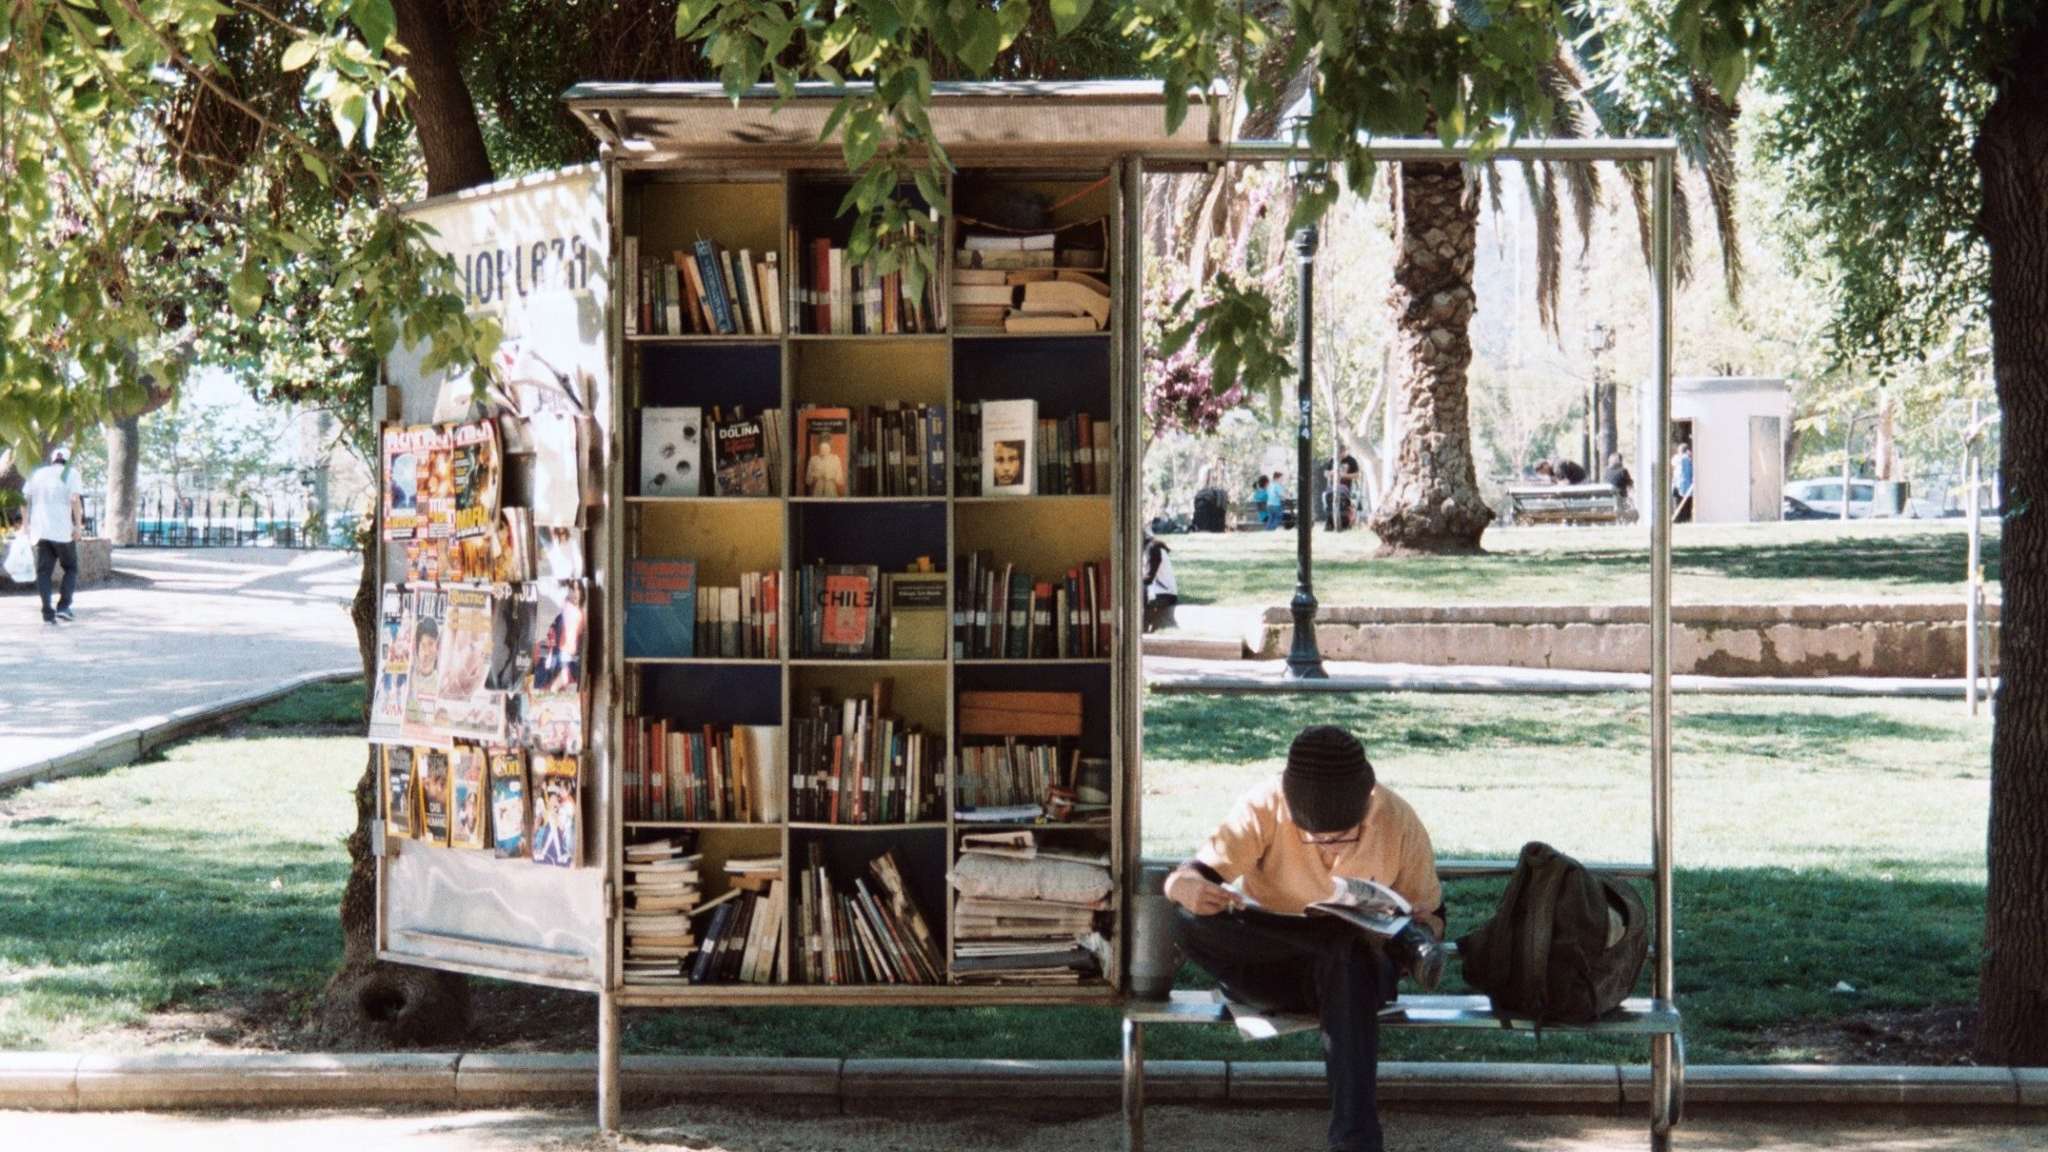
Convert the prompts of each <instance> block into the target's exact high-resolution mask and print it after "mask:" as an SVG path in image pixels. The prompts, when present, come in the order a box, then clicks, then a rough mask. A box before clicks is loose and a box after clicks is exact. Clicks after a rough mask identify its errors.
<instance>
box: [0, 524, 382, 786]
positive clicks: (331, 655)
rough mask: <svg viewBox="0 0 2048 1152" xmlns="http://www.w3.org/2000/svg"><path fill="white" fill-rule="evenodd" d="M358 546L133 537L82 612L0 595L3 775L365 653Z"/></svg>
mask: <svg viewBox="0 0 2048 1152" xmlns="http://www.w3.org/2000/svg"><path fill="white" fill-rule="evenodd" d="M361 564H362V558H361V557H360V556H357V555H355V554H353V553H346V552H300V551H293V550H287V549H269V548H207V549H192V550H173V549H156V548H124V549H121V550H119V551H117V552H116V553H115V554H114V573H115V574H114V579H113V580H112V581H111V582H110V583H107V584H103V585H98V586H95V587H90V588H81V589H79V591H78V597H77V600H76V602H75V607H76V608H77V610H78V619H77V621H75V622H73V623H70V624H57V625H46V624H44V623H43V622H42V619H41V615H40V613H39V612H38V610H37V603H36V598H35V594H34V592H33V591H30V592H29V593H28V594H26V595H22V594H13V595H8V596H0V683H5V684H6V685H7V692H6V697H5V698H6V700H7V705H8V706H7V707H6V708H0V776H4V775H5V774H6V773H7V772H8V771H9V770H10V769H18V768H21V767H23V766H25V765H28V764H34V763H37V762H40V761H43V760H47V759H49V758H51V757H53V756H59V755H63V754H65V753H67V752H70V751H72V750H74V749H81V748H88V747H91V746H92V745H93V744H95V743H96V742H97V741H98V740H99V739H100V738H101V737H102V735H103V734H106V733H109V732H110V731H111V730H115V729H120V728H124V727H127V726H129V725H132V724H134V723H135V722H136V721H138V720H141V719H144V718H147V717H154V716H168V715H169V714H171V713H173V712H176V711H178V710H180V709H184V708H190V707H193V706H200V705H208V704H213V703H217V702H220V701H222V700H226V699H229V698H233V697H236V696H242V695H245V694H247V693H250V692H253V691H258V690H261V689H266V688H270V687H273V686H275V685H278V684H280V683H283V682H284V681H287V680H290V679H292V678H294V677H298V676H303V675H307V674H311V673H316V672H323V671H330V670H334V669H338V668H346V667H349V666H352V665H359V658H358V656H357V654H356V642H355V628H354V626H353V625H351V624H350V623H349V619H348V603H349V599H350V597H352V596H353V595H354V594H355V587H356V578H357V575H358V574H359V573H360V572H361V567H360V566H361Z"/></svg>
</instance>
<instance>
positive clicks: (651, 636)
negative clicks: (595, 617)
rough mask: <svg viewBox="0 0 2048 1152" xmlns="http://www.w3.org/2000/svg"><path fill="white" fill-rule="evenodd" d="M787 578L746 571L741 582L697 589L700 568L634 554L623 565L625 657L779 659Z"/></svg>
mask: <svg viewBox="0 0 2048 1152" xmlns="http://www.w3.org/2000/svg"><path fill="white" fill-rule="evenodd" d="M781 652H782V573H780V572H774V571H770V572H743V573H741V574H740V582H739V584H738V585H735V586H731V587H713V586H709V585H707V586H704V587H699V586H698V585H697V564H696V561H694V560H689V559H684V558H680V557H665V556H635V557H633V558H632V559H631V560H629V561H628V562H627V567H626V655H627V656H628V657H629V658H633V659H655V660H663V659H665V660H682V659H693V658H699V657H716V658H721V659H776V658H778V657H779V656H780V654H781Z"/></svg>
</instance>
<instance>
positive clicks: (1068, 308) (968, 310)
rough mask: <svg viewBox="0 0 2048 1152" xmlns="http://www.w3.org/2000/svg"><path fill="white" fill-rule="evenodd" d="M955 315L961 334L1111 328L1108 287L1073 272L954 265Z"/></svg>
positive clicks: (1048, 268) (1088, 275) (1044, 268)
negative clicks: (1109, 326) (1109, 325)
mask: <svg viewBox="0 0 2048 1152" xmlns="http://www.w3.org/2000/svg"><path fill="white" fill-rule="evenodd" d="M970 239H974V238H970ZM1047 239H1050V237H1047ZM1023 255H1026V256H1029V255H1034V253H1028V252H1027V253H1024V254H1023ZM953 317H954V327H955V328H956V329H957V330H958V331H961V332H974V331H994V332H1100V331H1102V330H1103V328H1105V327H1107V326H1108V324H1109V285H1108V284H1106V283H1104V282H1103V281H1102V280H1101V279H1100V278H1098V277H1096V276H1094V275H1092V274H1090V273H1087V272H1077V271H1075V270H1073V269H1070V268H1060V269H1054V268H1050V267H1036V268H1020V269H1005V268H1002V267H988V266H984V267H979V268H976V267H968V266H966V265H956V266H955V267H954V269H953Z"/></svg>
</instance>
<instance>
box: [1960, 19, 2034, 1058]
mask: <svg viewBox="0 0 2048 1152" xmlns="http://www.w3.org/2000/svg"><path fill="white" fill-rule="evenodd" d="M2010 59H2011V60H2012V61H2014V63H2013V64H2012V65H2010V67H2011V68H2012V69H2013V71H2012V72H2011V73H2010V74H2008V75H2006V76H2004V77H2002V78H2001V80H2000V82H1999V84H1998V88H1997V94H1996V95H1995V97H1994V98H1993V100H1992V103H1991V108H1990V111H1989V112H1988V113H1986V115H1985V117H1984V126H1983V128H1982V129H1981V130H1980V131H1979V133H1978V136H1977V146H1976V158H1977V168H1978V172H1979V174H1980V177H1981V179H1982V181H1983V186H1984V206H1983V210H1982V215H1981V216H1980V217H1979V226H1980V228H1981V229H1982V231H1983V234H1984V239H1985V242H1986V245H1987V247H1988V248H1989V249H1990V252H1991V349H1992V368H1993V371H1994V372H1995V373H1996V376H1997V381H1998V403H1999V409H2000V412H2001V413H2002V415H2003V419H2004V422H2005V426H2004V434H2003V435H2002V436H2000V437H1999V440H2000V443H2001V449H2000V464H2001V467H2000V479H2001V481H2002V482H2003V484H2004V486H2005V487H2004V491H2003V493H2002V495H2003V498H2004V507H2005V508H2007V509H2008V510H2009V512H2008V515H2007V517H2006V520H2005V526H2004V530H2003V531H2004V539H2003V543H2002V544H2001V556H2002V557H2003V559H2002V560H2001V563H2000V567H2001V568H2002V570H2003V572H2004V606H2003V608H2002V615H2001V617H2000V625H1999V626H2000V628H2001V629H2002V630H2003V635H2002V636H2001V637H2000V641H2001V643H2000V644H1999V651H2000V652H2001V653H2002V656H2001V665H2002V666H2001V667H2000V669H1999V678H1998V698H1997V705H1996V709H1995V716H1996V719H1995V722H1994V723H1995V727H1994V729H1993V734H1992V740H1991V831H1990V838H1989V855H1990V860H1989V869H1988V877H1989V883H1988V885H1987V887H1986V889H1985V893H1984V970H1983V982H1982V985H1981V987H1980V988H1979V993H1978V994H1979V997H1980V1012H1979V1019H1978V1026H1977V1057H1978V1060H1979V1062H1980V1063H1983V1064H1987V1065H1997V1064H2020V1065H2040V1064H2048V616H2044V612H2048V505H2040V504H2036V503H2034V498H2035V497H2036V496H2044V495H2048V197H2044V196H2042V195H2041V189H2043V188H2048V70H2044V69H2041V68H2040V67H2038V64H2037V62H2038V61H2040V60H2042V59H2048V21H2040V22H2037V23H2035V24H2034V26H2033V27H2032V28H2031V29H2029V30H2028V31H2027V32H2026V33H2025V36H2024V42H2023V43H2022V44H2021V45H2019V46H2018V47H2017V48H2016V49H2015V50H2014V51H2013V53H2012V55H2011V57H2010ZM2022 73H2024V74H2022Z"/></svg>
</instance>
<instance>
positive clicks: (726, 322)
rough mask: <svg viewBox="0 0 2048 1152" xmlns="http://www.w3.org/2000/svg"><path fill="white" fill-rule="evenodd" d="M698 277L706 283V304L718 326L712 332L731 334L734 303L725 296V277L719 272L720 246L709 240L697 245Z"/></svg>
mask: <svg viewBox="0 0 2048 1152" xmlns="http://www.w3.org/2000/svg"><path fill="white" fill-rule="evenodd" d="M695 250H696V254H697V275H698V276H699V277H701V278H702V279H703V281H704V296H705V303H706V304H708V305H709V306H710V309H711V319H712V322H713V323H714V324H715V325H716V327H715V328H713V329H712V330H713V331H715V332H722V333H726V334H731V333H732V332H733V331H734V328H733V318H732V301H731V300H730V299H729V298H728V297H727V296H726V294H725V275H724V273H722V272H720V271H719V259H718V246H717V245H716V244H713V243H712V242H711V241H709V240H699V241H697V244H696V249H695Z"/></svg>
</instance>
